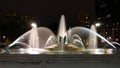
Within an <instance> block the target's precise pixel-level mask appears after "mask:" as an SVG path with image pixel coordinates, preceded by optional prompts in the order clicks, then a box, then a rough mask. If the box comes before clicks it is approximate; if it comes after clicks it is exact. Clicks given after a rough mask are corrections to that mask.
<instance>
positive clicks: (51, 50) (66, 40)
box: [7, 15, 116, 54]
mask: <svg viewBox="0 0 120 68" xmlns="http://www.w3.org/2000/svg"><path fill="white" fill-rule="evenodd" d="M65 23H66V22H65V17H64V15H62V16H61V19H60V25H59V30H58V35H57V37H56V36H55V35H54V33H53V32H52V31H51V30H50V29H49V28H46V27H37V25H36V24H35V23H34V24H32V29H31V30H29V31H28V32H26V33H25V34H23V35H22V36H20V37H19V38H18V39H16V40H15V41H14V42H13V43H12V44H10V45H9V46H8V47H7V49H9V50H10V51H9V52H11V53H13V54H14V53H22V54H56V53H57V54H70V53H71V54H76V53H78V54H85V53H87V54H88V53H89V54H98V52H99V53H101V54H103V53H102V52H104V54H105V52H106V49H105V48H102V49H100V48H97V37H98V38H100V39H102V40H104V41H105V42H106V44H108V45H109V46H111V47H113V48H115V49H116V47H115V46H114V45H113V44H112V43H110V42H109V41H108V40H106V39H105V38H104V37H103V36H101V35H99V34H98V33H97V31H96V28H95V26H94V25H92V26H91V28H90V29H89V28H86V27H73V28H70V29H69V30H68V31H66V25H65ZM17 46H20V47H18V49H17V48H16V47H17ZM21 46H26V47H25V48H24V47H21ZM93 50H94V52H93ZM111 51H112V50H111Z"/></svg>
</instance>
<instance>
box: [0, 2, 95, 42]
mask: <svg viewBox="0 0 120 68" xmlns="http://www.w3.org/2000/svg"><path fill="white" fill-rule="evenodd" d="M94 3H95V2H94V0H0V16H2V15H4V14H6V13H7V12H15V13H20V14H23V15H27V16H33V17H34V18H35V21H36V22H37V24H38V26H43V27H48V28H50V29H51V30H52V31H53V32H54V33H57V31H58V25H59V21H60V17H61V15H62V14H64V15H65V18H66V25H67V28H69V27H73V26H78V25H80V22H79V16H80V13H81V12H82V11H86V12H89V13H92V14H93V16H94V13H95V11H94V9H95V4H94ZM13 22H14V21H13ZM3 23H4V24H5V22H3ZM3 23H1V22H0V25H3ZM28 24H29V22H28ZM29 26H30V24H29ZM17 27H19V25H18V26H16V23H14V24H13V25H12V26H11V25H8V24H6V25H4V26H1V27H0V31H1V32H3V34H4V35H6V36H8V37H10V38H12V40H15V39H16V38H17V37H19V36H20V35H21V34H23V33H24V32H26V31H28V30H25V29H24V28H23V29H22V30H23V31H20V30H19V28H17ZM26 28H27V27H26ZM1 32H0V33H1ZM13 35H14V36H13Z"/></svg>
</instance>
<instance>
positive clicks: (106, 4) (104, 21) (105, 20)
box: [95, 0, 120, 42]
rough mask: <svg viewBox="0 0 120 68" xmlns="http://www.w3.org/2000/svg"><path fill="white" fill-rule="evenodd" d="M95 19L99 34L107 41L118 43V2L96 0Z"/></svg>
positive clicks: (119, 40)
mask: <svg viewBox="0 0 120 68" xmlns="http://www.w3.org/2000/svg"><path fill="white" fill-rule="evenodd" d="M95 6H96V7H95V11H96V12H95V18H96V22H100V23H101V26H100V27H99V33H100V34H101V35H103V36H104V37H105V38H106V39H108V40H109V41H116V42H120V38H119V34H120V27H119V26H120V10H119V9H120V7H119V6H120V1H119V0H96V1H95Z"/></svg>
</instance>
